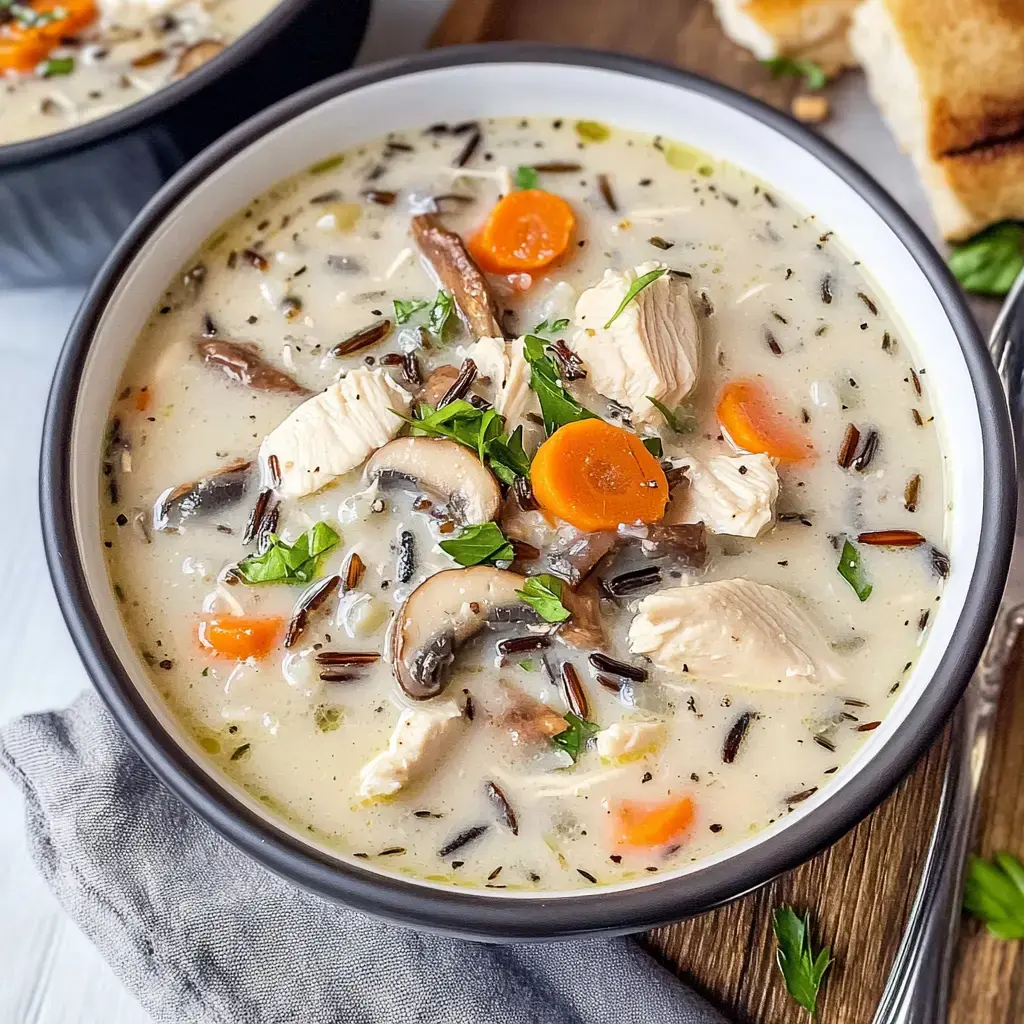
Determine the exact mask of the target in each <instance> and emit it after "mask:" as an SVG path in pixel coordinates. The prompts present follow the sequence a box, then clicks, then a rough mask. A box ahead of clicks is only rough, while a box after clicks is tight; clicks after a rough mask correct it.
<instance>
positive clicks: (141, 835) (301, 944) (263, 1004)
mask: <svg viewBox="0 0 1024 1024" xmlns="http://www.w3.org/2000/svg"><path fill="white" fill-rule="evenodd" d="M0 765H2V766H3V767H4V768H5V769H6V770H7V771H8V773H9V774H10V776H11V778H12V779H13V780H14V781H15V783H16V784H17V785H18V786H19V787H20V788H21V789H22V791H23V793H24V795H25V801H26V818H27V824H28V833H29V843H30V848H31V851H32V855H33V857H34V859H35V861H36V863H37V864H38V866H39V868H40V870H41V871H42V873H43V875H44V876H45V877H46V879H47V881H48V882H49V884H50V886H51V887H52V888H53V890H54V892H55V893H56V895H57V898H58V899H59V900H60V902H61V903H62V904H63V906H64V908H65V909H66V910H67V912H68V913H69V914H70V915H71V917H72V918H73V919H74V920H75V921H76V922H77V923H78V925H79V926H80V927H81V928H82V930H83V931H84V932H85V933H86V934H87V935H88V936H89V938H90V939H91V940H92V941H93V942H94V943H95V945H96V947H97V948H98V949H99V951H100V953H101V954H102V955H103V956H104V957H105V958H106V959H107V960H108V961H109V962H110V964H111V965H112V966H113V968H114V970H115V971H116V972H117V974H118V976H119V977H120V978H121V980H122V981H123V982H124V984H125V985H126V986H127V987H128V988H129V989H130V990H131V991H132V992H133V993H134V994H135V996H136V997H137V998H138V999H139V1002H141V1003H142V1005H143V1006H144V1007H145V1008H146V1009H147V1010H148V1011H149V1013H150V1014H151V1015H152V1016H153V1018H154V1020H156V1021H159V1022H165V1021H166V1022H168V1024H284V1022H295V1024H328V1022H329V1024H412V1022H417V1024H435V1022H436V1024H535V1022H540V1021H557V1022H558V1024H670V1022H671V1024H725V1019H724V1018H723V1017H722V1016H721V1015H720V1014H719V1013H717V1012H716V1011H715V1010H713V1009H712V1008H711V1007H710V1006H709V1005H708V1004H707V1003H705V1002H704V1001H703V1000H702V999H701V998H700V997H699V996H697V995H695V994H694V993H693V992H691V991H690V990H689V989H687V988H686V987H685V986H684V985H683V984H682V983H681V982H679V981H678V980H677V979H676V978H675V977H674V976H673V975H672V974H671V973H670V972H669V971H667V970H666V969H665V968H663V967H662V966H661V965H660V964H658V963H657V962H656V961H655V960H654V959H652V958H651V957H650V956H649V955H648V954H647V953H646V952H644V950H643V949H641V948H640V946H639V945H637V944H636V943H635V942H633V941H631V940H628V939H615V940H611V941H607V940H600V941H583V940H577V941H573V942H565V943H558V944H547V945H521V946H489V945H484V944H481V943H475V942H466V941H462V940H458V939H450V938H444V937H440V936H436V935H427V934H420V933H417V932H413V931H409V930H407V929H404V928H399V927H396V926H394V925H389V924H384V923H382V922H379V921H376V920H374V919H372V918H369V917H365V916H364V915H362V914H358V913H356V912H355V911H352V910H349V909H347V908H344V907H340V906H337V905H336V904H333V903H329V902H327V901H325V900H322V899H320V898H319V897H317V896H313V895H311V894H309V893H307V892H304V891H302V890H300V889H297V888H295V887H293V886H292V885H290V884H289V883H287V882H285V881H283V880H281V879H280V878H278V877H277V876H275V875H273V874H270V873H269V872H267V871H266V870H264V869H263V868H261V867H259V866H258V865H256V864H254V863H253V862H252V861H250V860H249V859H248V858H246V857H244V856H243V855H242V854H241V853H239V852H238V851H237V850H235V848H234V847H232V846H231V845H229V844H228V843H226V842H225V841H224V840H222V839H221V838H220V837H219V836H218V835H217V834H216V833H215V832H214V831H213V830H212V829H211V828H209V827H208V826H207V825H206V824H205V823H204V822H202V821H201V820H200V819H199V818H197V817H196V816H195V815H193V814H192V812H191V811H189V810H188V809H187V808H186V807H184V805H182V804H181V803H180V802H179V801H178V800H177V799H176V798H175V797H174V796H173V795H172V794H171V793H169V792H168V791H167V790H166V789H164V788H163V786H162V785H161V784H160V783H159V782H158V781H157V779H156V778H155V777H154V776H153V775H152V773H151V772H150V771H149V770H148V769H147V768H146V767H145V765H144V764H143V763H142V762H141V761H140V759H139V758H138V756H137V755H136V754H135V752H134V751H133V750H132V749H131V748H130V747H129V746H128V744H127V743H126V741H125V740H124V738H123V737H122V736H121V733H120V732H119V730H118V729H117V727H116V726H115V725H114V723H113V721H112V719H111V718H110V717H109V716H108V715H107V713H106V711H105V709H104V708H103V706H102V704H101V703H100V701H99V699H98V698H97V697H96V696H95V695H94V694H92V693H86V694H83V695H82V696H81V697H79V698H78V700H76V701H75V703H74V704H72V706H71V707H70V708H69V709H68V710H66V711H61V712H48V713H45V714H37V715H28V716H26V717H24V718H21V719H19V720H17V721H15V722H12V723H11V724H9V725H7V726H6V727H4V728H3V729H2V730H0Z"/></svg>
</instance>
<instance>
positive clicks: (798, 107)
mask: <svg viewBox="0 0 1024 1024" xmlns="http://www.w3.org/2000/svg"><path fill="white" fill-rule="evenodd" d="M790 109H791V110H792V112H793V116H794V117H795V118H796V119H797V120H798V121H803V123H804V124H820V123H821V122H822V121H824V120H825V118H827V117H828V114H829V109H828V98H827V97H825V96H795V97H794V98H793V105H792V107H791V108H790Z"/></svg>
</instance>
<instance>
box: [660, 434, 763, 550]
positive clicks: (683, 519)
mask: <svg viewBox="0 0 1024 1024" xmlns="http://www.w3.org/2000/svg"><path fill="white" fill-rule="evenodd" d="M682 458H683V459H684V460H685V463H686V479H687V481H688V482H689V486H688V487H679V488H677V489H676V492H675V493H674V494H673V496H672V501H671V503H670V504H669V507H668V509H667V511H666V512H665V519H664V521H665V523H667V524H669V525H676V524H679V523H703V524H704V526H705V527H706V528H707V530H708V532H709V533H724V534H729V535H731V536H733V537H757V536H758V535H759V534H760V533H762V532H763V531H764V529H765V527H767V526H768V525H769V524H770V523H771V522H772V520H773V519H774V518H775V502H776V501H777V500H778V497H779V474H778V473H776V472H775V466H774V465H773V463H772V460H771V459H770V458H768V456H767V455H746V454H744V455H712V456H711V457H710V458H708V459H695V458H693V457H691V456H689V455H687V456H683V457H682Z"/></svg>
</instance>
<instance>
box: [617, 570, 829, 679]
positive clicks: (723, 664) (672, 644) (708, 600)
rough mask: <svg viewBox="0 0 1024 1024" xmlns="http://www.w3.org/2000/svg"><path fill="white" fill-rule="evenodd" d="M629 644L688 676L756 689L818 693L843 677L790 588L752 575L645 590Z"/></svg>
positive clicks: (633, 622) (819, 633) (660, 665)
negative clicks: (780, 587)
mask: <svg viewBox="0 0 1024 1024" xmlns="http://www.w3.org/2000/svg"><path fill="white" fill-rule="evenodd" d="M629 648H630V650H631V651H632V652H633V653H634V654H643V655H646V656H647V657H648V658H650V659H651V661H652V662H654V664H655V665H656V666H657V667H658V668H661V669H664V670H665V671H667V672H671V673H673V674H676V675H683V676H685V677H686V678H687V679H693V680H694V681H700V682H712V683H716V682H725V683H731V684H733V685H735V686H741V687H745V688H747V689H752V690H778V691H781V692H787V693H810V692H815V691H819V690H821V689H822V688H824V687H827V686H830V685H832V684H834V683H836V682H839V681H840V680H841V679H842V678H843V676H842V673H841V672H840V671H839V669H838V667H837V666H836V664H835V662H834V661H833V659H832V652H831V650H830V648H829V646H828V643H827V642H826V640H825V638H824V636H823V635H822V633H821V631H820V629H819V628H818V626H817V625H816V624H815V623H814V621H813V620H812V619H811V617H810V616H809V615H808V614H807V612H805V611H804V610H803V609H802V608H801V607H800V606H799V605H798V604H797V603H796V601H794V600H793V598H792V597H790V596H789V594H787V593H785V592H784V591H782V590H778V589H776V588H775V587H770V586H768V585H767V584H763V583H754V582H752V581H751V580H744V579H732V580H718V581H716V582H713V583H695V584H693V585H691V586H685V587H671V588H669V589H667V590H660V591H658V592H657V593H656V594H651V595H649V596H648V597H645V598H644V599H643V600H642V601H641V602H640V605H639V608H638V610H637V614H636V616H635V617H634V619H633V621H632V623H631V624H630V627H629Z"/></svg>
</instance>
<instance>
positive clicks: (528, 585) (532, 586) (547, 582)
mask: <svg viewBox="0 0 1024 1024" xmlns="http://www.w3.org/2000/svg"><path fill="white" fill-rule="evenodd" d="M516 596H517V597H518V598H519V599H520V600H521V601H524V602H525V603H526V604H528V605H529V606H530V607H531V608H532V609H533V610H534V611H535V612H536V613H537V614H538V615H539V616H540V617H541V618H542V619H544V621H545V622H565V620H566V619H567V618H569V609H568V608H566V607H565V605H564V604H562V581H561V580H560V579H559V578H558V577H557V576H552V575H551V574H550V573H546V572H542V573H540V574H538V575H537V576H527V577H526V582H525V583H524V584H523V589H522V590H517V591H516Z"/></svg>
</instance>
